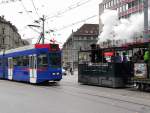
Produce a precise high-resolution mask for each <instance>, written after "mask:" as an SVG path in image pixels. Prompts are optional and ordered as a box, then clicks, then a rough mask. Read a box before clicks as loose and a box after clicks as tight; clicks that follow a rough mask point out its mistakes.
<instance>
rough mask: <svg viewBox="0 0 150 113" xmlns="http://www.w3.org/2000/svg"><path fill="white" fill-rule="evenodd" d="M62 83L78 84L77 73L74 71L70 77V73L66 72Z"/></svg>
mask: <svg viewBox="0 0 150 113" xmlns="http://www.w3.org/2000/svg"><path fill="white" fill-rule="evenodd" d="M62 81H65V82H72V83H77V82H78V71H74V74H73V75H71V74H70V72H67V75H63V79H62Z"/></svg>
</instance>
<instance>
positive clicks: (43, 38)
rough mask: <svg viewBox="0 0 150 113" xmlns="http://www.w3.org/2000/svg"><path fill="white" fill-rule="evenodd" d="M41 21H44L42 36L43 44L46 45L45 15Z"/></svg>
mask: <svg viewBox="0 0 150 113" xmlns="http://www.w3.org/2000/svg"><path fill="white" fill-rule="evenodd" d="M41 20H42V21H43V34H42V35H43V36H42V44H44V40H45V29H44V27H45V16H44V15H43V18H41Z"/></svg>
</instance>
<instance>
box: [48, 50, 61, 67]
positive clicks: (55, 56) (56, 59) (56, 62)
mask: <svg viewBox="0 0 150 113" xmlns="http://www.w3.org/2000/svg"><path fill="white" fill-rule="evenodd" d="M49 57H50V65H51V67H54V68H55V67H56V68H58V67H61V54H60V53H50V54H49Z"/></svg>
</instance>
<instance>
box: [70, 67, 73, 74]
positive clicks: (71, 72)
mask: <svg viewBox="0 0 150 113" xmlns="http://www.w3.org/2000/svg"><path fill="white" fill-rule="evenodd" d="M70 74H71V75H73V70H72V67H71V68H70Z"/></svg>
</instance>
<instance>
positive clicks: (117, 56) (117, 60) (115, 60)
mask: <svg viewBox="0 0 150 113" xmlns="http://www.w3.org/2000/svg"><path fill="white" fill-rule="evenodd" d="M114 62H115V63H121V62H122V58H121V56H120V55H119V53H116V56H115V57H114Z"/></svg>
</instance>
